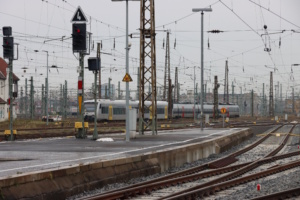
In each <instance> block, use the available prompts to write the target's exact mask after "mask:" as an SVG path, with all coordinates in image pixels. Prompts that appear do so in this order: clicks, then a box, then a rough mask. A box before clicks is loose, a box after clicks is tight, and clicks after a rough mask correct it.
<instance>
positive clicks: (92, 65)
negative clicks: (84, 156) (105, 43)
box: [88, 45, 101, 140]
mask: <svg viewBox="0 0 300 200" xmlns="http://www.w3.org/2000/svg"><path fill="white" fill-rule="evenodd" d="M98 46H99V45H98ZM98 50H100V49H99V48H98ZM100 67H101V60H100V58H99V57H96V58H89V59H88V68H89V70H90V71H93V73H94V74H95V81H94V85H95V87H94V100H95V102H94V106H95V107H94V109H95V114H94V133H93V140H97V139H98V130H97V87H96V86H97V73H98V71H99V70H100Z"/></svg>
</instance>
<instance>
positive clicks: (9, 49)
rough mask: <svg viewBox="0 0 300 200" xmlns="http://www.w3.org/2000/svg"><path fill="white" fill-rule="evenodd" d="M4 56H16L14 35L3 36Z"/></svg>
mask: <svg viewBox="0 0 300 200" xmlns="http://www.w3.org/2000/svg"><path fill="white" fill-rule="evenodd" d="M2 46H3V57H4V58H8V59H10V58H13V57H14V38H13V37H3V45H2Z"/></svg>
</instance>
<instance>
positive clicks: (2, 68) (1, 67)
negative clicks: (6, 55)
mask: <svg viewBox="0 0 300 200" xmlns="http://www.w3.org/2000/svg"><path fill="white" fill-rule="evenodd" d="M7 66H8V64H7V63H6V62H5V60H4V59H3V58H1V57H0V72H1V73H2V75H1V73H0V79H6V77H7V73H6V68H7ZM3 76H4V77H3ZM13 80H14V81H19V80H20V79H19V78H18V77H17V76H16V75H15V74H14V73H13Z"/></svg>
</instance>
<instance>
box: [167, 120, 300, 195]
mask: <svg viewBox="0 0 300 200" xmlns="http://www.w3.org/2000/svg"><path fill="white" fill-rule="evenodd" d="M295 126H296V125H294V126H293V127H292V128H291V129H290V131H289V133H291V132H292V131H293V129H294V127H295ZM288 136H289V134H287V136H286V137H285V139H284V141H283V142H282V143H281V144H280V145H279V146H278V147H277V148H276V149H274V150H273V151H272V152H271V153H269V154H267V155H266V156H265V157H264V158H262V159H259V160H257V161H254V162H252V163H250V164H249V165H247V166H245V167H243V168H241V169H238V170H236V171H234V172H231V173H230V174H227V175H225V176H222V177H220V178H217V179H215V180H212V181H209V182H206V183H204V184H201V185H198V186H195V187H192V188H189V189H187V190H185V191H181V192H178V193H174V194H172V195H169V196H167V198H172V197H174V196H177V195H180V194H181V193H186V192H192V191H194V190H196V191H197V190H198V189H199V188H203V187H208V186H211V185H215V184H218V183H220V182H225V181H228V180H231V179H236V178H237V177H239V176H241V175H243V174H245V173H247V172H249V171H251V170H253V169H255V168H257V167H259V166H261V165H263V164H265V163H268V162H272V161H273V160H274V155H275V154H277V153H278V152H279V151H280V150H281V149H282V148H283V146H282V144H283V143H286V141H287V139H288ZM293 153H294V152H293ZM296 153H298V155H299V152H298V151H296ZM284 155H285V154H283V155H279V156H278V157H280V156H284ZM271 156H273V157H271Z"/></svg>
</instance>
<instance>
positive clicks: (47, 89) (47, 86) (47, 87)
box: [34, 50, 49, 126]
mask: <svg viewBox="0 0 300 200" xmlns="http://www.w3.org/2000/svg"><path fill="white" fill-rule="evenodd" d="M34 52H39V51H38V50H34ZM42 52H46V53H47V80H46V95H45V96H46V117H47V126H48V122H49V119H48V118H49V114H48V91H49V84H48V83H49V81H48V73H49V69H48V68H49V66H48V57H49V54H48V51H45V50H43V51H42Z"/></svg>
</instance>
